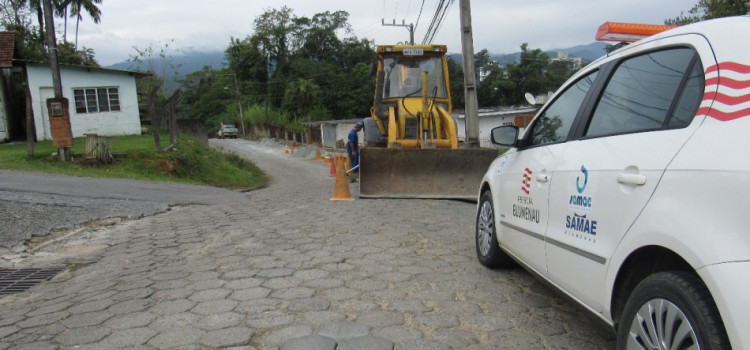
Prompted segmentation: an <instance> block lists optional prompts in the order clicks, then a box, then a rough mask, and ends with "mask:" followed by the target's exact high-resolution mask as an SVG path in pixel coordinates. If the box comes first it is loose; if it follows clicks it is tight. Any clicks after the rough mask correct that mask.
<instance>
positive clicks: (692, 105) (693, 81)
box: [668, 60, 705, 128]
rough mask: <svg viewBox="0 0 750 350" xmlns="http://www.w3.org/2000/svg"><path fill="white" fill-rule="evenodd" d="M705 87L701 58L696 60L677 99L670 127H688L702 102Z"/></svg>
mask: <svg viewBox="0 0 750 350" xmlns="http://www.w3.org/2000/svg"><path fill="white" fill-rule="evenodd" d="M704 88H705V77H704V76H703V65H702V64H701V61H700V60H696V62H695V63H693V69H691V70H690V75H688V79H687V81H686V82H685V87H684V88H683V90H682V93H680V97H679V99H678V100H677V105H676V106H675V109H674V113H673V114H672V118H671V119H670V120H669V124H668V126H669V127H670V128H682V127H686V126H688V124H690V122H691V121H693V117H695V112H696V111H697V110H698V107H699V105H700V104H701V100H702V96H703V89H704Z"/></svg>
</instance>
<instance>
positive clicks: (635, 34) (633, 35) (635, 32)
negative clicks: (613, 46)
mask: <svg viewBox="0 0 750 350" xmlns="http://www.w3.org/2000/svg"><path fill="white" fill-rule="evenodd" d="M672 28H677V26H667V25H659V24H640V23H621V22H605V23H604V24H602V25H601V26H599V30H597V31H596V40H597V41H620V42H627V43H631V42H634V41H638V40H641V39H643V38H646V37H649V36H652V35H654V34H659V33H661V32H663V31H667V30H670V29H672Z"/></svg>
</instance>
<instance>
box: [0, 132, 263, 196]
mask: <svg viewBox="0 0 750 350" xmlns="http://www.w3.org/2000/svg"><path fill="white" fill-rule="evenodd" d="M85 145H86V141H85V139H83V138H78V139H75V141H74V146H73V148H72V153H73V155H74V161H73V162H60V161H57V157H54V156H52V154H53V152H56V151H57V149H56V148H55V147H54V146H53V145H52V142H51V141H43V142H38V143H37V144H36V154H37V156H35V157H34V158H31V159H29V158H28V157H27V156H26V145H25V144H5V145H0V168H3V169H11V170H27V171H41V172H46V173H55V174H66V175H73V176H82V177H116V178H127V179H140V180H152V181H170V182H182V183H190V184H202V185H211V186H218V187H225V188H233V189H239V188H256V187H260V186H264V185H265V184H266V183H267V182H268V177H267V176H266V175H265V174H264V173H263V172H262V171H261V170H260V169H258V167H256V166H255V165H254V164H253V163H251V162H249V161H246V160H244V159H242V158H240V157H238V156H236V155H229V154H224V153H220V152H217V151H215V150H213V149H210V148H209V147H208V146H206V145H204V144H202V143H200V142H197V141H195V140H194V139H191V138H188V137H181V138H180V142H179V145H178V146H177V147H176V148H175V149H174V150H172V151H170V152H156V151H155V150H154V146H153V140H152V139H151V136H149V135H143V136H140V135H138V136H120V137H113V138H112V141H111V150H112V152H113V153H114V154H115V156H114V159H115V161H114V163H112V164H103V165H99V166H89V165H85V164H83V155H84V154H85Z"/></svg>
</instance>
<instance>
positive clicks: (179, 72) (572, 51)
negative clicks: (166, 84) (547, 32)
mask: <svg viewBox="0 0 750 350" xmlns="http://www.w3.org/2000/svg"><path fill="white" fill-rule="evenodd" d="M606 46H607V44H605V43H601V42H595V43H591V44H587V45H578V46H574V47H570V48H566V49H554V50H549V51H546V53H547V54H548V55H550V57H552V58H554V57H557V53H558V52H561V51H565V52H567V53H568V56H570V57H580V58H581V59H582V60H583V61H584V62H591V61H594V60H596V59H597V58H599V57H602V56H604V55H605V54H606V51H605V48H606ZM448 57H449V58H452V59H453V60H455V61H456V62H461V54H460V53H449V54H448ZM490 57H492V59H493V60H494V61H496V62H498V63H499V64H501V65H507V64H509V63H518V62H519V60H520V57H521V53H520V52H516V53H511V54H493V53H491V54H490ZM153 65H154V67H155V70H156V71H157V73H160V72H159V71H160V70H164V71H168V73H169V74H168V75H173V74H174V73H175V72H176V76H177V78H178V79H180V78H182V77H184V76H185V75H187V74H189V73H192V72H195V71H199V70H201V69H203V67H204V66H209V67H211V68H213V69H220V68H222V67H226V66H227V62H226V58H225V56H224V51H212V52H204V51H183V52H181V54H180V55H175V56H172V57H169V59H168V60H167V59H163V58H159V57H157V58H155V59H154V62H153ZM105 68H112V69H120V70H141V71H147V70H149V67H148V64H147V63H144V62H133V61H125V62H119V63H115V64H113V65H109V66H107V67H105ZM172 69H174V71H175V72H172Z"/></svg>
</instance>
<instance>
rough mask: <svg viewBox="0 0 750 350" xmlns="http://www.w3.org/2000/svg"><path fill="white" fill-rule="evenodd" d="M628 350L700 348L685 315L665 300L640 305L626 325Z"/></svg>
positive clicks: (650, 301) (653, 300)
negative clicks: (631, 320) (628, 330)
mask: <svg viewBox="0 0 750 350" xmlns="http://www.w3.org/2000/svg"><path fill="white" fill-rule="evenodd" d="M628 349H648V350H662V349H664V350H666V349H685V350H687V349H691V350H692V349H700V346H699V344H698V342H697V340H696V335H695V330H694V329H693V325H692V324H690V321H689V320H688V319H687V317H686V316H685V313H683V312H682V310H680V308H679V307H678V306H677V305H675V304H674V303H672V302H670V301H669V300H666V299H652V300H649V301H648V302H646V303H645V304H643V305H641V308H640V309H639V310H638V313H637V314H636V315H635V318H634V319H633V323H632V324H631V325H630V334H629V336H628Z"/></svg>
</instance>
